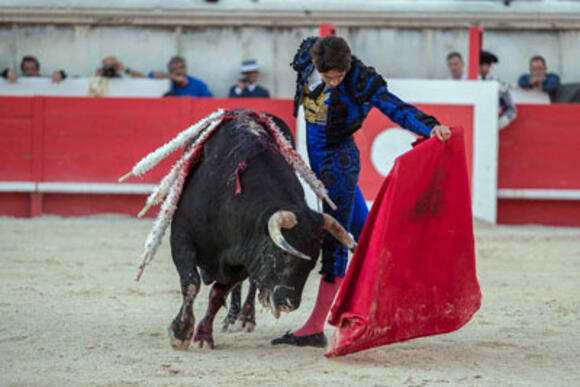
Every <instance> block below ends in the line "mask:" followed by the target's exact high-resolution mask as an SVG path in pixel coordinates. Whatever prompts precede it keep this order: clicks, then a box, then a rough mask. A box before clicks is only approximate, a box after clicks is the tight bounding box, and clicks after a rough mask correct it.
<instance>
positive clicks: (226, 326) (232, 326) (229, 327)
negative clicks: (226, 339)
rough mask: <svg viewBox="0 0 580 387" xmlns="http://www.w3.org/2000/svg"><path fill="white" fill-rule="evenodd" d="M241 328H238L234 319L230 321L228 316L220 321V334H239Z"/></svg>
mask: <svg viewBox="0 0 580 387" xmlns="http://www.w3.org/2000/svg"><path fill="white" fill-rule="evenodd" d="M241 330H242V328H241V327H238V324H237V321H236V320H235V319H234V320H232V319H231V318H230V316H226V317H224V319H223V320H222V332H229V333H232V332H239V331H241Z"/></svg>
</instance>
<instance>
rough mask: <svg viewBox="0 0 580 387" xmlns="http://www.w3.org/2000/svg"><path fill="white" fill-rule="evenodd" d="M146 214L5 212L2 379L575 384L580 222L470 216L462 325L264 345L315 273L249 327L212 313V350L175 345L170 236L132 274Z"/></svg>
mask: <svg viewBox="0 0 580 387" xmlns="http://www.w3.org/2000/svg"><path fill="white" fill-rule="evenodd" d="M150 225H151V221H148V220H134V219H129V218H123V217H96V218H82V219H60V218H51V217H46V218H41V219H35V220H15V219H9V218H0V265H1V270H0V283H1V285H0V286H1V288H0V289H1V297H0V385H2V386H14V385H22V386H30V385H41V386H65V385H66V386H90V385H111V386H133V385H135V386H142V385H184V386H185V385H187V386H191V385H223V386H226V385H227V386H230V385H256V384H258V385H300V386H311V385H321V386H325V385H332V386H350V385H361V386H398V385H405V386H438V385H458V386H508V385H515V386H519V385H522V386H523V385H538V386H573V385H576V386H579V385H580V348H579V347H580V319H579V317H580V281H579V278H578V276H579V274H580V270H579V269H580V229H556V228H543V227H489V226H487V225H483V224H477V225H476V238H477V259H478V261H477V262H478V272H479V279H480V282H481V287H482V292H483V306H482V308H481V310H480V311H479V312H478V313H477V314H476V315H475V317H474V319H473V320H472V321H471V322H470V323H469V324H468V325H467V326H465V327H464V328H463V329H461V330H460V331H458V332H454V333H451V334H447V335H442V336H435V337H429V338H423V339H417V340H413V341H410V342H406V343H402V344H396V345H391V346H386V347H381V348H377V349H371V350H368V351H364V352H361V353H358V354H354V355H349V356H346V357H342V358H338V359H333V360H328V359H326V358H324V357H323V356H322V354H323V351H322V350H318V349H311V348H293V347H272V346H271V345H270V339H271V338H273V337H276V336H278V335H280V334H282V333H284V332H285V331H286V330H288V329H292V328H294V327H296V326H297V325H298V324H299V323H300V322H302V321H304V320H305V318H306V317H307V315H308V312H309V311H310V308H311V306H312V304H313V302H314V297H315V295H316V294H315V292H316V284H317V281H315V280H317V279H318V276H317V275H315V274H313V275H312V276H311V277H310V280H309V282H308V284H307V288H306V290H305V296H304V301H303V304H302V307H301V308H300V310H298V311H296V312H294V313H291V314H283V315H282V317H281V318H280V320H275V319H274V318H273V317H272V316H271V314H270V313H269V312H266V311H263V310H262V309H261V307H259V309H258V313H257V320H258V326H257V328H256V331H255V332H254V333H252V334H246V333H222V332H221V331H220V329H219V326H218V325H217V324H216V327H215V331H214V338H215V340H216V349H215V350H214V351H210V350H207V349H199V348H197V347H193V346H192V347H190V349H189V350H188V351H186V352H176V351H174V350H172V349H171V348H170V346H169V341H168V338H167V334H166V331H167V327H168V325H169V323H170V321H171V319H172V318H173V317H174V315H175V313H176V312H177V310H178V307H179V305H180V294H179V291H178V288H179V286H178V278H177V274H176V271H175V269H174V267H173V263H172V262H171V258H170V255H169V249H168V243H167V240H165V242H164V244H163V246H162V248H161V249H160V251H159V253H158V255H157V257H156V259H155V260H154V261H153V264H152V265H151V266H150V267H148V268H147V270H146V271H145V274H144V276H143V279H142V280H141V282H138V283H137V282H135V281H134V280H133V279H134V277H135V274H136V272H137V266H138V264H139V262H140V258H139V256H140V253H141V247H142V244H143V242H144V240H145V237H146V235H147V233H148V231H149V228H150ZM207 289H208V288H207V287H204V289H203V292H202V294H201V295H200V296H198V299H197V302H196V305H195V311H196V316H198V317H199V316H200V315H201V314H202V312H203V311H204V309H205V306H206V304H207ZM223 316H224V312H223V311H222V312H220V314H219V315H218V318H217V319H216V322H217V320H221V318H222V317H223ZM332 330H333V328H332V327H329V328H327V334H328V335H330V334H331V333H332Z"/></svg>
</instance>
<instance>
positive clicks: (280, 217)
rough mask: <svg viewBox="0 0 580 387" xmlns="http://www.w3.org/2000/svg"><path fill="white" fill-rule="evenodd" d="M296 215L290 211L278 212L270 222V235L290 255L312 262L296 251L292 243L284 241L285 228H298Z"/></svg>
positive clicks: (271, 217)
mask: <svg viewBox="0 0 580 387" xmlns="http://www.w3.org/2000/svg"><path fill="white" fill-rule="evenodd" d="M296 223H298V222H297V221H296V215H294V213H293V212H290V211H276V212H275V213H274V214H272V216H270V220H268V234H270V238H271V239H272V242H274V244H275V245H276V246H278V247H279V248H281V249H282V250H284V251H285V252H287V253H288V254H292V255H293V256H295V257H298V258H302V259H306V260H308V261H310V260H312V258H310V257H309V256H308V255H306V254H302V253H301V252H300V251H298V250H296V249H295V248H294V247H292V245H291V244H290V243H288V242H287V241H286V239H284V235H282V229H283V228H292V227H294V226H296Z"/></svg>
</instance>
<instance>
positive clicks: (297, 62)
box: [290, 36, 318, 72]
mask: <svg viewBox="0 0 580 387" xmlns="http://www.w3.org/2000/svg"><path fill="white" fill-rule="evenodd" d="M317 40H318V38H317V37H316V36H311V37H309V38H306V39H304V40H303V41H302V43H300V47H298V51H297V52H296V55H294V60H293V61H292V63H290V66H292V68H293V69H294V70H295V71H298V72H300V71H303V70H304V69H305V68H306V67H307V66H308V65H309V64H310V63H311V59H312V58H311V56H310V49H311V48H312V46H313V45H314V43H316V41H317Z"/></svg>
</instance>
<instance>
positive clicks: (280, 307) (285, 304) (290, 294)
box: [258, 285, 300, 318]
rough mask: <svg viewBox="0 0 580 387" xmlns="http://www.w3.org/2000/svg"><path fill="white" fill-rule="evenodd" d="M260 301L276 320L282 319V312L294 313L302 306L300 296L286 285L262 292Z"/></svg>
mask: <svg viewBox="0 0 580 387" xmlns="http://www.w3.org/2000/svg"><path fill="white" fill-rule="evenodd" d="M258 299H259V300H260V303H261V304H262V305H263V306H264V307H266V308H269V309H270V310H271V311H272V314H273V315H274V317H276V318H279V317H280V312H292V311H293V310H296V309H297V308H298V307H299V306H300V295H299V294H296V291H295V290H294V289H293V288H291V287H288V286H284V285H277V286H274V287H273V288H271V289H263V290H261V291H260V294H259V296H258Z"/></svg>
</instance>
